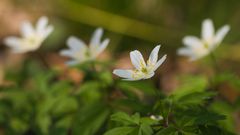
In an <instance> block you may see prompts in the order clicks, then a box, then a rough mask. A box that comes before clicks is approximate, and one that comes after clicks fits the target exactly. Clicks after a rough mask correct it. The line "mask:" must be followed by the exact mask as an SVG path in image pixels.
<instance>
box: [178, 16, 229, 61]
mask: <svg viewBox="0 0 240 135" xmlns="http://www.w3.org/2000/svg"><path fill="white" fill-rule="evenodd" d="M229 30H230V27H229V25H224V26H223V27H221V28H220V29H219V30H217V31H216V33H215V31H214V26H213V22H212V20H210V19H206V20H204V21H203V23H202V34H201V39H199V38H197V37H195V36H186V37H184V38H183V44H184V45H186V47H184V48H180V49H179V50H178V52H177V53H178V54H179V55H183V56H188V57H189V60H190V61H194V60H197V59H200V58H202V57H204V56H206V55H208V54H209V53H211V52H212V51H213V50H214V49H215V48H216V47H218V45H219V44H220V43H221V42H222V40H223V38H224V37H225V35H226V34H227V33H228V31H229Z"/></svg>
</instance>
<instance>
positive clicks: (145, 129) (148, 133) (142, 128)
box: [138, 123, 153, 135]
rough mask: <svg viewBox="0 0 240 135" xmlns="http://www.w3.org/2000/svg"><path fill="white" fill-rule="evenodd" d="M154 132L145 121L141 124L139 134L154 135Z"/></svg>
mask: <svg viewBox="0 0 240 135" xmlns="http://www.w3.org/2000/svg"><path fill="white" fill-rule="evenodd" d="M152 134H153V130H152V128H151V126H150V125H148V124H145V123H143V124H141V125H140V128H139V133H138V135H152Z"/></svg>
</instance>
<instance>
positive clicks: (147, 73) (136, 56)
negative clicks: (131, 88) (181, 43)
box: [113, 45, 167, 80]
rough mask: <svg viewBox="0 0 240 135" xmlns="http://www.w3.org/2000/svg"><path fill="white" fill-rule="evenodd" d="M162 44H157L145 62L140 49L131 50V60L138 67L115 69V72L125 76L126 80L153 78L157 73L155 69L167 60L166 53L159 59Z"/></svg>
mask: <svg viewBox="0 0 240 135" xmlns="http://www.w3.org/2000/svg"><path fill="white" fill-rule="evenodd" d="M159 49H160V45H158V46H156V47H155V48H154V49H153V50H152V52H151V54H150V56H149V59H148V61H147V64H146V63H145V61H144V59H143V56H142V54H141V53H140V52H139V51H138V50H135V51H131V52H130V58H131V62H132V64H133V65H134V67H135V68H136V69H134V70H125V69H115V70H114V71H113V74H115V75H117V76H119V77H122V78H124V80H141V79H148V78H151V77H152V76H153V75H154V74H155V70H157V68H158V67H159V66H160V65H161V64H162V63H163V62H164V61H165V59H166V57H167V55H164V56H163V57H162V58H161V59H160V60H158V51H159Z"/></svg>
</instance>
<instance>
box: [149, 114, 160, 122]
mask: <svg viewBox="0 0 240 135" xmlns="http://www.w3.org/2000/svg"><path fill="white" fill-rule="evenodd" d="M150 118H151V119H153V120H156V121H160V120H163V117H162V116H161V115H151V116H150Z"/></svg>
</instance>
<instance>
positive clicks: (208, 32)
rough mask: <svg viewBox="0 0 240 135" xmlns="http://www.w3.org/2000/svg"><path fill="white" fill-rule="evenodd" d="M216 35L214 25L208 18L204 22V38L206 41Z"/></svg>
mask: <svg viewBox="0 0 240 135" xmlns="http://www.w3.org/2000/svg"><path fill="white" fill-rule="evenodd" d="M213 36H214V26H213V22H212V20H210V19H206V20H204V21H203V23H202V38H203V39H204V40H205V41H208V40H211V39H212V38H213Z"/></svg>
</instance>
